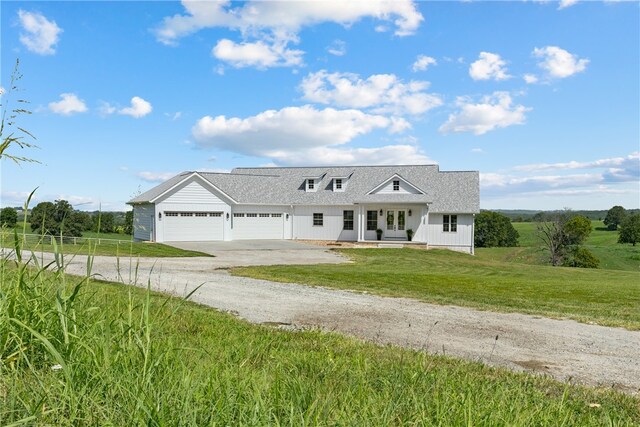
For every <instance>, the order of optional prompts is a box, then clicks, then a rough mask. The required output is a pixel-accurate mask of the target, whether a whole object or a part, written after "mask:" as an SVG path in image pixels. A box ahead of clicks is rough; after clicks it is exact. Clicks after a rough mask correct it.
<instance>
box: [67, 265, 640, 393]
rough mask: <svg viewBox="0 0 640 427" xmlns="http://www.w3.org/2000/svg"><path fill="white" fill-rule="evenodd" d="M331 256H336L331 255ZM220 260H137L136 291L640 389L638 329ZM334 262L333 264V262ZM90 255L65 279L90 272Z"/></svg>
mask: <svg viewBox="0 0 640 427" xmlns="http://www.w3.org/2000/svg"><path fill="white" fill-rule="evenodd" d="M331 255H332V256H335V255H333V254H331ZM213 260H215V258H161V259H141V260H140V265H139V269H138V280H137V282H138V285H140V286H146V283H147V281H148V280H150V281H151V286H152V288H153V289H154V290H159V291H163V292H168V293H172V294H176V295H185V294H186V293H188V292H190V291H191V290H192V289H194V288H195V287H196V286H198V285H200V284H202V283H204V285H202V287H201V288H200V289H199V290H198V291H197V292H196V293H195V294H194V295H193V296H192V300H194V301H197V302H199V303H202V304H205V305H208V306H211V307H214V308H217V309H219V310H223V311H227V312H231V313H233V314H235V315H237V316H239V317H241V318H243V319H246V320H248V321H250V322H253V323H267V324H272V325H281V326H282V327H283V328H291V329H298V328H310V327H311V328H315V327H317V328H321V329H323V330H328V331H336V332H340V333H343V334H347V335H353V336H356V337H360V338H362V339H365V340H368V341H373V342H376V343H379V344H395V345H399V346H404V347H410V348H414V349H420V350H426V351H428V352H431V353H436V354H443V353H444V354H447V355H451V356H458V357H463V358H466V359H470V360H475V361H481V362H484V363H487V364H490V365H494V366H502V367H507V368H510V369H513V370H516V371H528V372H535V373H541V374H547V375H551V376H552V377H554V378H556V379H558V380H562V381H570V382H577V383H582V384H586V385H592V386H603V387H615V388H616V389H619V390H622V391H625V392H627V393H632V394H637V393H638V392H640V332H634V331H628V330H625V329H622V328H610V327H603V326H597V325H587V324H582V323H578V322H575V321H572V320H553V319H547V318H541V317H537V316H530V315H522V314H505V313H494V312H488V311H478V310H474V309H470V308H464V307H453V306H441V305H434V304H427V303H422V302H418V301H415V300H411V299H406V298H387V297H379V296H374V295H370V294H362V293H355V292H347V291H339V290H333V289H326V288H322V287H310V286H303V285H297V284H284V283H274V282H269V281H264V280H255V279H249V278H243V277H234V276H231V275H229V274H228V272H226V271H225V270H220V269H218V268H217V267H219V266H216V265H215V262H214V261H213ZM334 262H335V261H334ZM123 264H124V265H121V268H122V270H123V271H124V272H126V273H123V274H121V275H120V274H119V273H118V271H117V269H116V264H115V260H114V258H111V257H99V256H98V257H95V259H94V269H93V272H94V274H98V275H100V276H102V277H103V278H104V279H106V280H112V281H123V282H125V283H132V282H133V280H131V278H130V277H129V271H130V269H129V265H128V261H127V262H125V263H123ZM85 268H86V259H85V257H82V256H79V257H76V258H75V259H73V260H71V261H70V262H68V265H67V272H68V273H71V274H78V275H84V274H85Z"/></svg>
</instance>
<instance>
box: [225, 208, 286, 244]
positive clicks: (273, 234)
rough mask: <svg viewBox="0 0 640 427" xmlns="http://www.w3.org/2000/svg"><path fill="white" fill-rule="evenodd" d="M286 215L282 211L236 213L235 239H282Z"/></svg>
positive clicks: (234, 222)
mask: <svg viewBox="0 0 640 427" xmlns="http://www.w3.org/2000/svg"><path fill="white" fill-rule="evenodd" d="M283 233H284V217H283V215H282V214H281V213H237V212H236V213H234V214H233V240H242V239H282V238H283V237H284V235H283Z"/></svg>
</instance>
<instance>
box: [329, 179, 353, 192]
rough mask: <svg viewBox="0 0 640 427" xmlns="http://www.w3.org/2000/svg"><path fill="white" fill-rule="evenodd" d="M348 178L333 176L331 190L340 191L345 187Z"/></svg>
mask: <svg viewBox="0 0 640 427" xmlns="http://www.w3.org/2000/svg"><path fill="white" fill-rule="evenodd" d="M348 179H349V178H348V177H346V176H335V177H333V180H332V181H333V191H334V192H336V193H341V192H343V191H344V190H345V189H346V188H347V180H348Z"/></svg>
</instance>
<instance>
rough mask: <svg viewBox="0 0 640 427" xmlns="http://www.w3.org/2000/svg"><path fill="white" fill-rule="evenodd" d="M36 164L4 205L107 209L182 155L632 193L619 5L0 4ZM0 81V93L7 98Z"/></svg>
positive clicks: (631, 16)
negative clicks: (434, 167) (459, 174)
mask: <svg viewBox="0 0 640 427" xmlns="http://www.w3.org/2000/svg"><path fill="white" fill-rule="evenodd" d="M0 8H1V24H2V34H1V36H2V39H1V43H2V45H1V61H2V64H1V65H2V67H1V82H2V88H3V90H4V91H5V92H6V90H7V89H8V87H9V77H10V74H11V70H12V68H13V65H14V64H15V61H16V59H17V58H19V59H20V71H21V73H22V74H23V76H24V77H23V78H22V80H21V81H20V82H19V87H20V89H21V91H20V92H19V93H18V94H17V95H19V96H20V97H22V98H24V99H27V100H29V101H30V103H31V104H30V109H31V110H32V111H33V114H32V115H30V116H28V117H26V116H23V117H21V118H20V122H19V124H20V125H21V126H22V127H24V128H26V129H28V130H29V131H30V132H31V133H33V134H34V135H35V136H36V137H37V140H36V141H35V143H36V144H37V145H38V146H39V148H38V149H29V150H17V151H16V150H14V151H13V152H12V154H17V155H26V156H28V157H32V158H35V159H37V160H39V161H40V162H41V163H39V164H38V163H30V164H22V165H20V166H17V165H15V164H13V163H11V162H8V161H6V160H3V163H2V166H1V167H2V170H1V178H2V182H1V188H0V189H1V196H2V205H3V206H18V205H21V204H22V203H23V201H24V199H25V197H26V195H27V194H28V193H29V192H30V191H31V190H33V189H34V188H36V187H38V190H37V192H36V197H35V201H36V202H38V201H44V200H54V199H58V198H65V199H67V200H69V201H70V202H71V203H72V204H74V206H76V208H78V209H87V210H93V209H97V208H98V207H101V208H102V209H103V210H122V209H125V202H126V201H127V200H128V199H129V198H131V197H132V196H133V195H135V194H136V193H137V192H139V191H145V190H147V189H149V188H151V187H152V186H154V185H156V184H157V183H158V182H161V181H162V180H163V179H166V178H168V177H170V176H172V175H173V174H175V173H178V172H181V171H185V170H215V171H228V170H231V169H232V168H234V167H241V166H269V165H278V166H305V165H356V164H396V163H398V164H423V163H438V164H439V165H440V169H441V170H478V171H480V174H481V206H482V208H485V209H496V208H504V209H559V208H563V207H569V208H573V209H608V208H609V207H611V206H613V205H616V204H620V205H623V206H625V207H627V208H638V207H639V205H640V188H639V184H640V154H639V152H640V147H639V144H640V107H639V104H640V101H639V100H640V87H639V80H640V79H639V78H638V76H639V75H640V42H639V40H640V28H639V22H640V19H638V18H639V3H638V2H622V1H621V2H613V1H609V2H603V3H600V2H581V1H577V2H576V1H572V0H565V1H563V2H552V1H547V2H540V1H539V2H536V1H529V2H473V1H470V2H411V1H408V0H398V1H394V2H375V1H368V2H350V3H341V2H311V1H298V2H265V1H260V2H244V3H229V2H225V1H222V2H214V1H208V2H182V3H180V2H168V1H163V2H55V1H47V2H33V1H29V2H18V1H8V2H2V3H1V4H0ZM15 98H16V94H14V93H4V94H3V95H2V104H3V108H4V106H5V104H7V102H8V103H9V104H8V106H9V108H11V107H12V105H13V106H15V104H11V102H13V100H14V99H15Z"/></svg>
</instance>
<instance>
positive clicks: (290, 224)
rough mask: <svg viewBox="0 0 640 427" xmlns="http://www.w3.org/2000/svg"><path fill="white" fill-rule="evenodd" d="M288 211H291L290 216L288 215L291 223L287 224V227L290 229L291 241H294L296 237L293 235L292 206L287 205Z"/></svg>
mask: <svg viewBox="0 0 640 427" xmlns="http://www.w3.org/2000/svg"><path fill="white" fill-rule="evenodd" d="M289 210H290V211H291V215H289V219H290V220H291V222H290V223H289V227H291V240H296V236H294V235H293V217H294V216H295V215H294V210H295V208H294V207H293V205H289Z"/></svg>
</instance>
